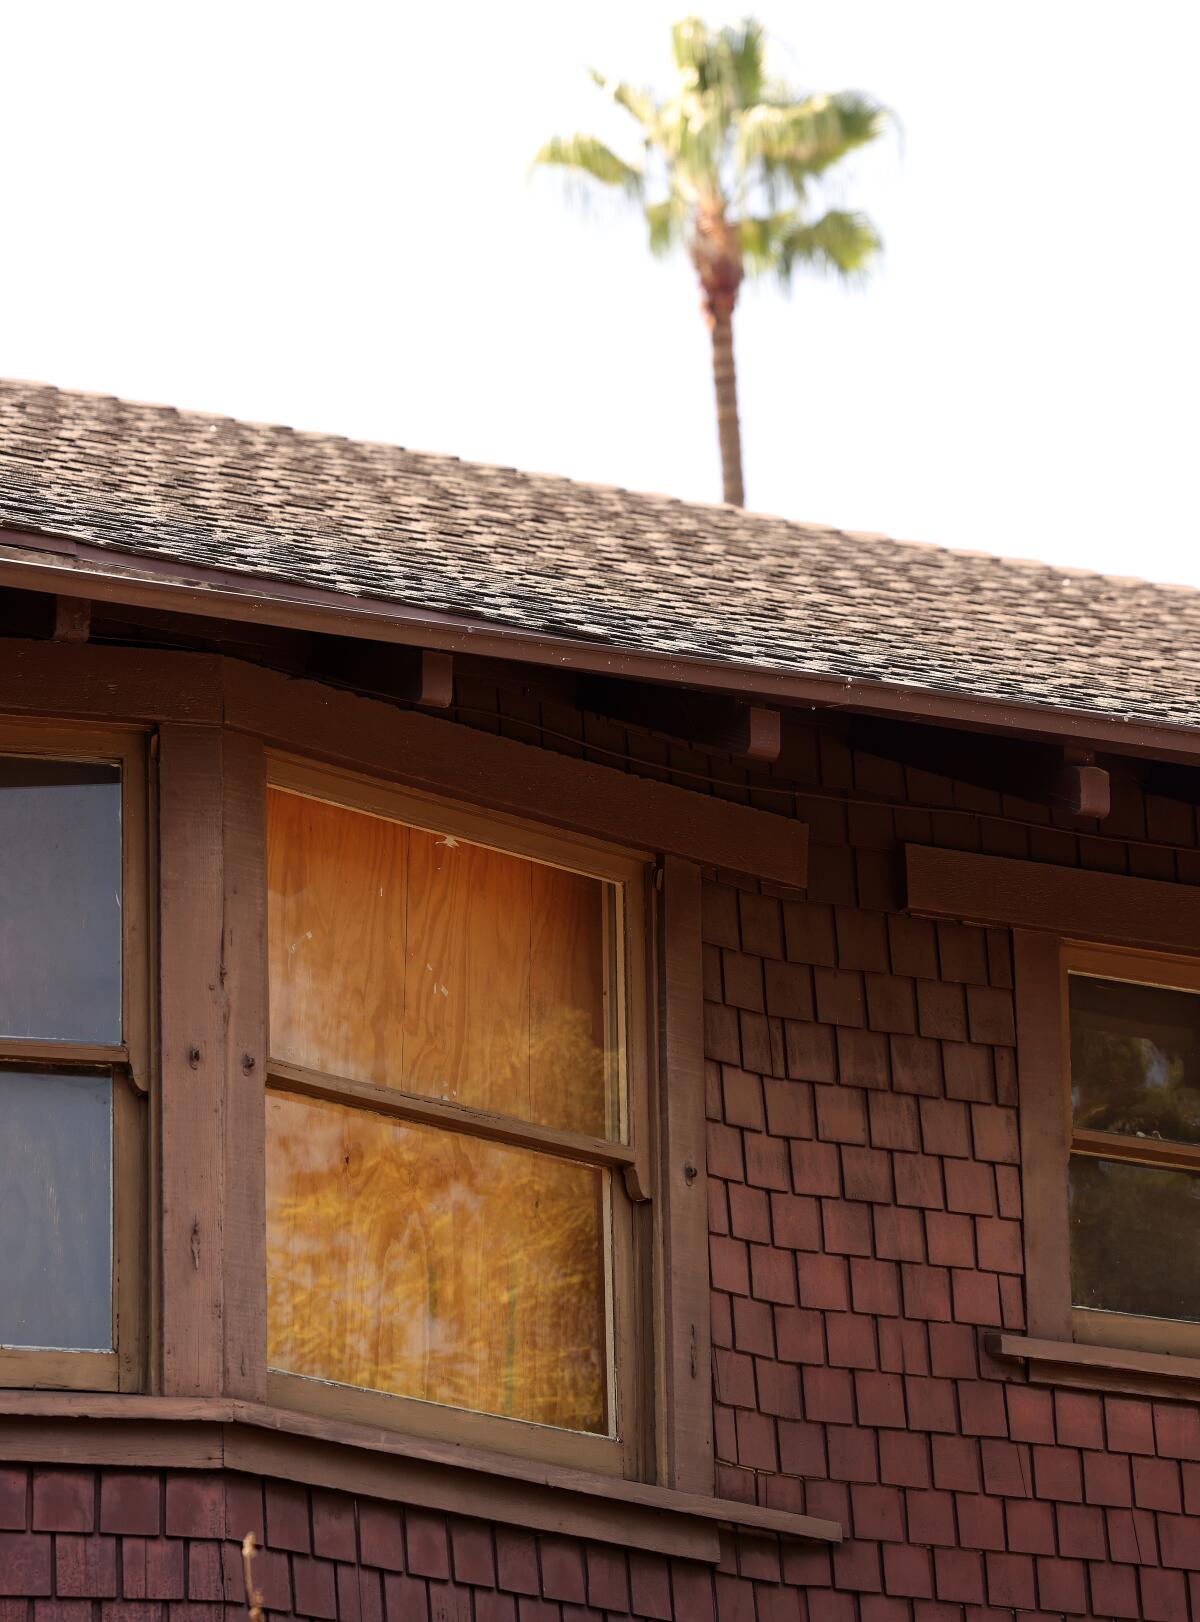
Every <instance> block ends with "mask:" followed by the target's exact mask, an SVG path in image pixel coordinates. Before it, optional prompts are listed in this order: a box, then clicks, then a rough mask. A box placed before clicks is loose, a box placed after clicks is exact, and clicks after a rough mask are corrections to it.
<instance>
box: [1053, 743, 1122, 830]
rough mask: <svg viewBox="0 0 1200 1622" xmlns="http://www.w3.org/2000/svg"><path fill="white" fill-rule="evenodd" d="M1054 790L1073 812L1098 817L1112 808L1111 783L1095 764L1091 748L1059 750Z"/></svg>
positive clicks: (1102, 816)
mask: <svg viewBox="0 0 1200 1622" xmlns="http://www.w3.org/2000/svg"><path fill="white" fill-rule="evenodd" d="M1058 790H1059V797H1060V799H1061V800H1062V801H1063V802H1064V803H1065V805H1066V808H1067V810H1068V811H1070V812H1071V813H1072V814H1073V815H1074V816H1077V817H1095V818H1096V819H1097V820H1100V819H1102V818H1104V817H1106V816H1107V815H1108V813H1109V812H1110V811H1111V810H1112V784H1111V781H1110V779H1109V775H1108V772H1107V771H1106V770H1105V768H1104V767H1103V766H1097V764H1096V755H1095V751H1094V750H1091V749H1073V748H1067V749H1064V750H1063V762H1062V767H1061V769H1060V771H1059V776H1058Z"/></svg>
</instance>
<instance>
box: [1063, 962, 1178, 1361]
mask: <svg viewBox="0 0 1200 1622" xmlns="http://www.w3.org/2000/svg"><path fill="white" fill-rule="evenodd" d="M1082 955H1083V954H1082V952H1081V951H1080V950H1077V951H1075V952H1073V953H1072V956H1074V957H1075V958H1077V959H1078V958H1079V957H1081V956H1082ZM1087 955H1088V956H1089V957H1090V958H1091V959H1092V960H1094V961H1096V962H1097V965H1098V966H1099V965H1100V964H1101V963H1103V962H1104V961H1105V955H1104V954H1102V953H1099V952H1098V951H1096V950H1093V951H1091V952H1089V953H1088V954H1087ZM1108 961H1111V963H1112V972H1111V975H1104V974H1103V973H1083V972H1080V970H1079V969H1078V968H1076V967H1073V966H1072V965H1071V964H1070V963H1068V973H1067V977H1066V989H1067V997H1066V1002H1067V1008H1066V1017H1067V1027H1068V1050H1069V1067H1070V1068H1069V1076H1070V1103H1069V1109H1070V1140H1069V1168H1068V1234H1069V1246H1070V1282H1071V1303H1072V1307H1073V1310H1074V1314H1075V1323H1076V1332H1077V1334H1081V1335H1082V1336H1083V1337H1084V1338H1088V1337H1090V1335H1091V1334H1092V1333H1093V1332H1096V1333H1099V1334H1103V1335H1105V1336H1107V1335H1108V1333H1109V1331H1110V1328H1111V1322H1112V1321H1116V1322H1117V1323H1118V1324H1119V1321H1120V1319H1121V1318H1126V1319H1162V1320H1173V1321H1175V1322H1178V1323H1181V1324H1188V1323H1196V1322H1200V995H1197V991H1196V990H1195V989H1185V988H1184V987H1183V986H1178V985H1175V986H1173V985H1171V984H1170V976H1171V972H1172V969H1171V966H1170V965H1169V964H1167V963H1165V962H1163V963H1160V962H1158V961H1157V960H1145V961H1143V960H1142V959H1139V958H1135V957H1133V956H1124V957H1123V958H1122V957H1118V955H1117V954H1115V953H1114V954H1112V955H1111V957H1110V958H1108ZM1090 966H1091V965H1090V964H1089V967H1090ZM1139 971H1140V972H1142V973H1144V975H1145V978H1144V979H1137V978H1134V976H1135V975H1136V974H1138V973H1139ZM1176 972H1177V973H1178V975H1179V978H1180V979H1194V978H1195V975H1194V972H1189V969H1188V968H1185V967H1183V966H1182V965H1181V966H1178V968H1177V970H1176ZM1164 982H1165V983H1164ZM1116 1332H1117V1333H1118V1334H1119V1333H1120V1330H1119V1328H1117V1330H1116Z"/></svg>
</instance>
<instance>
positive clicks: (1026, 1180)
mask: <svg viewBox="0 0 1200 1622" xmlns="http://www.w3.org/2000/svg"><path fill="white" fill-rule="evenodd" d="M1013 960H1014V972H1015V980H1016V1012H1017V1085H1018V1089H1019V1098H1020V1110H1019V1112H1018V1113H1019V1120H1020V1132H1021V1172H1022V1176H1021V1187H1022V1194H1023V1199H1024V1212H1023V1215H1024V1219H1025V1220H1024V1234H1025V1300H1026V1315H1027V1320H1028V1324H1029V1328H1030V1332H1031V1333H1032V1334H1035V1335H1042V1336H1046V1337H1048V1338H1051V1339H1063V1340H1069V1339H1070V1335H1071V1259H1070V1233H1069V1229H1068V1219H1067V1159H1068V1155H1069V1152H1070V1141H1071V1138H1070V1130H1071V1129H1070V1084H1069V1080H1068V1077H1067V1076H1066V1075H1065V1074H1064V1071H1065V1067H1066V1054H1065V1046H1064V1033H1063V995H1062V980H1063V971H1062V964H1061V961H1060V949H1059V944H1058V942H1057V941H1056V940H1055V939H1054V938H1053V937H1052V936H1050V935H1039V934H1036V933H1034V932H1033V931H1029V930H1017V931H1015V932H1014V934H1013Z"/></svg>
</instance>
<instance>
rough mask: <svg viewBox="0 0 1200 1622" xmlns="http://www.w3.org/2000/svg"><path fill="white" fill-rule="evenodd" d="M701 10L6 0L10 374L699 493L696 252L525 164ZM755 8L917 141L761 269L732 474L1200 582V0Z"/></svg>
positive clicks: (753, 498) (877, 159) (703, 355)
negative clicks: (870, 217)
mask: <svg viewBox="0 0 1200 1622" xmlns="http://www.w3.org/2000/svg"><path fill="white" fill-rule="evenodd" d="M685 9H686V0H667V3H664V0H600V3H597V4H594V5H587V6H585V5H581V4H579V3H578V0H575V3H572V0H509V3H508V4H497V3H496V0H490V3H484V0H470V3H468V4H458V5H447V4H445V3H443V4H442V5H441V6H437V7H432V6H430V7H422V8H419V7H416V6H412V5H401V4H394V3H393V4H368V3H364V0H341V3H339V4H334V3H333V0H324V3H322V4H319V5H317V4H311V3H309V0H288V3H286V4H285V3H282V0H236V3H230V0H206V3H205V4H203V5H201V4H199V3H198V0H196V3H192V4H182V3H178V0H154V3H148V4H137V3H133V0H100V3H96V0H89V3H87V4H83V3H64V0H38V3H37V4H34V5H28V4H26V5H19V4H17V3H16V0H8V3H7V4H4V5H2V6H0V60H2V61H3V63H4V66H5V73H4V81H5V91H4V111H3V119H4V145H3V153H4V161H3V193H2V195H3V198H4V217H5V224H6V229H5V232H4V250H3V256H2V259H0V287H2V288H3V295H4V296H3V301H2V304H0V373H2V374H4V375H7V376H12V377H26V378H35V379H38V380H41V381H45V382H52V383H56V384H58V385H60V386H62V387H70V388H84V389H93V390H99V391H102V392H105V393H114V394H122V395H125V396H128V397H131V398H133V399H142V400H157V401H163V402H167V403H169V404H172V405H179V406H189V407H196V408H200V409H204V410H216V411H222V412H228V413H231V414H233V415H237V416H244V417H250V418H253V419H256V420H259V421H278V422H287V423H291V424H293V425H294V426H296V427H301V428H315V429H323V430H330V431H334V432H341V433H346V434H350V435H352V436H356V437H364V438H370V439H378V440H389V441H395V442H397V443H401V444H407V445H412V446H417V447H422V448H426V449H432V450H439V451H448V452H452V453H454V454H457V455H461V456H464V457H472V458H478V459H481V460H485V461H497V462H503V463H508V464H513V465H516V466H522V467H529V468H536V469H543V470H548V471H553V472H560V473H566V474H570V475H572V476H574V477H578V478H585V479H596V480H600V481H603V482H606V483H615V484H624V485H628V486H633V487H638V488H647V489H657V490H665V491H668V492H670V493H671V494H674V495H678V496H682V497H687V498H699V499H704V500H707V499H715V498H716V497H718V496H719V490H720V482H719V473H718V466H717V456H716V434H715V427H714V421H713V405H712V400H711V382H710V375H709V357H708V340H707V335H706V333H705V331H704V328H703V325H702V323H701V320H700V316H699V314H698V310H697V298H696V292H695V287H694V283H693V278H692V273H691V271H690V268H689V267H688V265H687V263H686V261H685V260H683V259H682V258H680V259H677V260H675V261H671V262H667V263H663V262H658V261H652V260H651V259H650V257H649V255H648V253H647V252H646V250H645V246H644V237H643V228H642V226H641V224H640V221H638V220H636V219H626V218H623V217H621V216H620V214H619V213H618V212H616V211H614V210H613V209H612V208H611V207H610V206H608V205H607V204H601V205H600V206H598V207H596V208H593V209H592V210H590V211H589V212H588V213H587V214H584V213H583V212H581V210H580V209H579V208H578V207H575V208H572V207H570V206H569V205H568V204H567V203H566V201H565V200H564V195H563V188H562V185H561V183H560V182H559V181H558V179H557V177H556V176H554V175H552V174H550V173H548V172H543V173H540V174H538V175H535V176H534V177H533V178H532V179H531V178H530V177H529V175H528V161H529V158H530V156H531V154H532V153H533V151H535V150H536V148H537V147H538V146H539V145H540V144H541V142H542V141H543V140H544V139H545V138H546V137H547V136H549V135H550V134H553V133H556V132H564V133H565V132H569V131H570V130H571V129H572V128H576V127H579V128H585V129H595V130H596V131H597V132H600V133H605V134H607V135H609V136H610V137H612V138H616V137H619V135H620V133H621V127H622V125H621V119H620V115H618V114H615V112H614V111H613V110H611V109H608V108H606V107H605V105H604V103H603V102H602V100H601V98H600V95H599V93H598V92H597V91H595V90H594V89H593V88H592V86H591V85H590V83H589V82H588V81H587V79H586V77H585V72H584V70H585V68H586V67H587V66H589V65H593V64H594V65H596V66H598V67H601V68H603V69H605V70H607V71H612V72H615V73H618V74H621V75H622V76H624V77H627V78H630V79H633V80H635V81H642V82H647V83H654V82H657V83H659V84H660V85H663V86H664V87H665V84H666V82H667V77H668V73H669V54H668V51H669V39H668V27H669V24H670V22H671V21H672V20H673V19H674V18H675V17H676V16H677V15H679V14H680V13H681V12H682V11H684V10H685ZM742 9H744V8H743V7H741V6H739V5H737V4H734V5H733V6H731V7H730V10H729V11H728V12H724V13H721V12H718V11H716V10H715V8H714V7H712V6H710V7H709V8H708V10H707V11H705V12H703V14H704V15H705V16H706V17H707V19H708V20H709V21H711V22H714V23H716V22H722V21H727V20H729V19H730V18H731V17H733V16H736V15H737V14H738V13H739V12H740V10H742ZM754 9H755V10H756V13H757V15H759V16H760V17H761V18H762V20H763V21H764V22H765V23H766V24H767V26H768V28H769V30H770V31H771V33H772V36H773V38H775V39H776V40H778V42H779V43H780V45H781V47H782V48H781V49H780V51H779V53H778V55H777V57H776V66H777V68H778V69H780V70H781V71H785V72H786V73H787V74H788V76H789V77H790V78H792V79H794V80H795V81H796V82H798V83H799V84H801V85H802V86H804V87H806V88H817V89H839V88H843V87H856V88H863V89H866V90H869V91H871V92H873V93H874V94H876V95H877V96H879V97H880V98H881V99H883V100H884V101H886V102H888V103H889V104H890V105H892V106H894V107H895V108H896V109H897V110H898V112H899V114H900V115H901V118H902V121H903V126H904V138H903V143H902V146H901V145H900V144H898V143H896V142H894V141H893V142H890V143H889V144H888V146H887V148H886V150H883V151H878V152H872V153H869V154H862V155H860V156H858V157H857V158H855V159H852V160H851V167H850V169H849V171H848V172H847V174H846V177H845V181H844V183H843V185H842V186H841V187H840V191H841V197H840V199H839V200H840V201H844V202H845V203H847V204H848V205H851V206H862V207H865V208H867V209H868V210H869V211H870V212H871V213H873V214H874V216H875V218H876V219H877V221H878V223H879V224H880V226H881V227H882V230H883V233H884V236H885V239H886V242H887V256H886V263H885V267H884V269H883V270H882V271H881V272H880V273H879V274H878V275H877V276H876V278H875V279H874V280H873V282H872V283H871V285H870V286H869V287H868V288H867V289H866V290H864V291H859V292H847V291H845V290H844V289H841V288H838V287H837V286H835V285H831V284H826V283H823V282H821V281H813V280H810V279H803V280H801V281H799V282H798V283H797V285H796V287H795V289H794V291H793V293H792V295H791V297H790V299H785V298H784V297H782V296H781V295H780V293H779V292H778V291H777V290H776V288H775V287H774V286H773V285H772V286H766V285H763V286H760V287H756V288H753V289H750V290H749V291H748V293H747V294H746V295H745V296H744V298H743V301H742V305H741V306H740V308H739V314H738V326H737V343H738V359H739V366H740V383H741V397H742V417H743V429H744V443H745V459H746V469H747V490H748V496H749V500H750V504H751V505H752V506H754V507H757V508H760V509H765V510H769V511H774V512H779V513H785V514H787V515H788V516H790V517H795V518H803V519H812V520H817V521H821V522H829V523H835V524H839V525H844V526H846V527H848V528H857V529H868V530H882V531H885V532H887V533H890V534H893V535H897V536H900V537H904V538H909V539H917V540H926V541H935V542H938V543H941V544H943V545H950V546H960V547H978V548H983V549H986V550H992V551H999V552H1005V553H1008V554H1010V555H1015V556H1021V557H1042V558H1047V559H1050V560H1052V561H1055V562H1061V563H1069V564H1074V565H1078V566H1087V567H1096V568H1102V569H1105V570H1107V571H1110V572H1115V573H1120V574H1137V575H1145V576H1150V577H1152V578H1158V579H1165V580H1175V581H1190V582H1193V583H1196V584H1200V545H1198V544H1197V543H1198V541H1200V523H1198V520H1197V508H1196V462H1197V458H1196V442H1197V425H1198V424H1197V417H1198V412H1197V403H1196V396H1197V387H1198V379H1200V318H1198V316H1197V292H1196V283H1197V265H1198V259H1200V255H1198V251H1197V250H1198V249H1200V210H1198V208H1197V186H1196V167H1197V165H1196V159H1197V137H1196V121H1195V101H1196V87H1195V63H1196V60H1197V46H1198V45H1200V11H1198V10H1197V7H1196V6H1195V3H1194V0H1142V3H1141V4H1139V5H1136V6H1133V5H1130V4H1128V3H1127V0H1120V3H1117V0H1004V3H1003V4H1000V3H996V0H971V3H964V0H905V3H904V4H897V3H896V0H793V3H791V4H787V3H783V0H759V3H758V5H757V6H756V7H754ZM614 120H615V122H614ZM631 128H632V126H631Z"/></svg>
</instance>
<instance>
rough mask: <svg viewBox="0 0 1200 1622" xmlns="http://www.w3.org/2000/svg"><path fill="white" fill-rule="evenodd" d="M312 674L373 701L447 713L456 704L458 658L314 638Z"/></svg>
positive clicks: (341, 639) (428, 651) (433, 650)
mask: <svg viewBox="0 0 1200 1622" xmlns="http://www.w3.org/2000/svg"><path fill="white" fill-rule="evenodd" d="M308 670H309V673H310V674H311V675H313V676H315V677H316V678H317V679H318V680H319V681H331V682H337V683H338V685H339V686H343V687H349V688H352V689H353V690H354V691H356V692H360V693H363V694H365V695H367V696H369V697H373V698H386V699H388V700H389V701H391V702H399V703H404V704H418V705H420V706H421V708H422V709H431V710H445V709H449V707H450V705H451V704H453V702H454V655H453V654H452V653H446V652H443V651H442V650H440V649H437V648H406V647H397V646H394V645H388V644H386V643H380V642H355V641H353V640H351V639H350V638H348V637H341V636H331V637H318V638H317V639H315V642H314V646H313V650H312V653H311V655H310V657H309V660H308Z"/></svg>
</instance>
